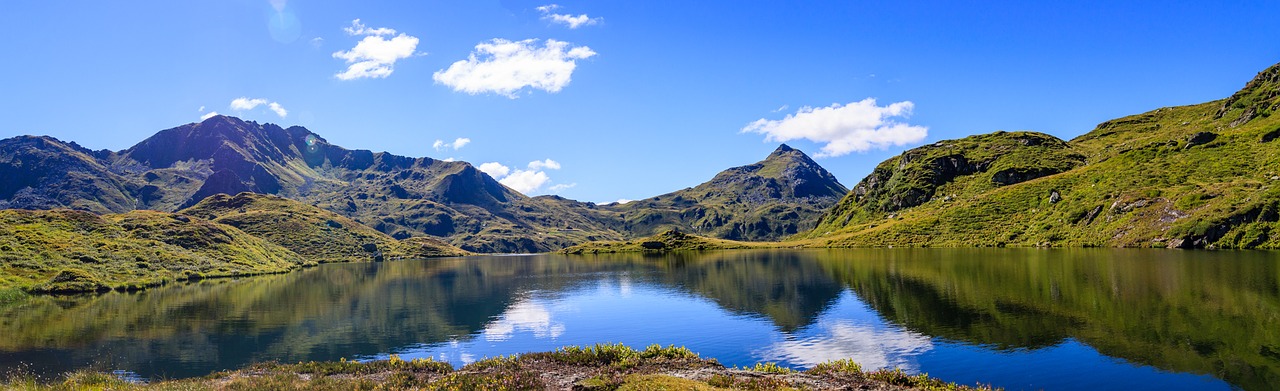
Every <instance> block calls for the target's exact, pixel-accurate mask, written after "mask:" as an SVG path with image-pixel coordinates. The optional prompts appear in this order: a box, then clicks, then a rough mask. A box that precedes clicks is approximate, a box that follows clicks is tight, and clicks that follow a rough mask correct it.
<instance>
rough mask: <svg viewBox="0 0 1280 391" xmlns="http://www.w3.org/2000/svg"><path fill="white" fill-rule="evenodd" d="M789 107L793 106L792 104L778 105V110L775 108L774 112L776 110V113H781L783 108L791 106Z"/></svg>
mask: <svg viewBox="0 0 1280 391" xmlns="http://www.w3.org/2000/svg"><path fill="white" fill-rule="evenodd" d="M789 107H791V106H790V105H782V106H780V107H778V109H777V110H774V111H773V112H774V113H781V112H782V111H783V110H786V109H787V108H789Z"/></svg>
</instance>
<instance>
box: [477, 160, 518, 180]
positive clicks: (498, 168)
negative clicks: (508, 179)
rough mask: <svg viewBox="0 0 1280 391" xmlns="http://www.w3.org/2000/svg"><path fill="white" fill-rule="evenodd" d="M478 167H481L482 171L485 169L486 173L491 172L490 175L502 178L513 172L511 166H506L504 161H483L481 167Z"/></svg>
mask: <svg viewBox="0 0 1280 391" xmlns="http://www.w3.org/2000/svg"><path fill="white" fill-rule="evenodd" d="M476 168H479V169H480V171H483V172H484V173H485V174H489V176H491V177H493V178H494V179H502V178H503V177H505V176H507V174H510V173H511V168H510V167H507V166H504V165H502V163H498V162H488V163H481V164H480V167H476Z"/></svg>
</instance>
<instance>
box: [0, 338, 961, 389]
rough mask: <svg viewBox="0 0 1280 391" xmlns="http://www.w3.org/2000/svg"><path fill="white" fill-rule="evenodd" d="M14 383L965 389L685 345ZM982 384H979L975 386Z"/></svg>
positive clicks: (845, 365)
mask: <svg viewBox="0 0 1280 391" xmlns="http://www.w3.org/2000/svg"><path fill="white" fill-rule="evenodd" d="M0 386H2V387H3V388H4V389H13V390H82V389H110V390H304V389H305V390H411V389H412V390H799V389H814V390H836V389H841V390H843V389H863V390H968V389H977V388H974V387H967V386H961V385H957V384H954V383H946V382H943V381H941V380H937V379H934V378H930V377H929V376H927V375H907V374H905V373H903V372H902V371H899V370H892V371H888V370H879V371H870V372H867V371H863V370H862V368H861V367H859V366H858V364H857V363H854V362H853V361H850V360H839V361H833V362H828V363H823V364H819V365H817V366H815V367H814V368H812V369H809V370H807V371H794V370H790V369H787V368H783V367H780V366H778V365H776V364H773V363H763V364H757V365H755V366H754V367H751V368H727V367H725V366H723V365H720V364H719V363H718V362H716V361H715V360H714V359H704V358H701V357H699V356H698V355H697V354H695V353H693V352H691V351H689V350H688V349H685V348H683V347H674V346H668V347H662V346H658V345H652V346H649V347H648V348H646V349H644V350H635V349H632V348H630V347H627V346H626V345H621V344H618V345H608V344H599V345H595V346H590V347H586V348H582V347H577V346H570V347H566V348H561V349H558V350H556V351H553V352H544V353H527V354H521V355H517V356H510V357H498V358H490V359H485V360H481V361H477V362H475V363H471V364H468V365H466V366H464V367H462V368H458V369H454V368H453V366H452V365H450V364H448V363H444V362H439V361H434V360H431V359H414V360H412V361H405V360H402V359H400V358H399V357H397V356H394V355H393V356H391V359H390V360H383V361H369V362H356V361H346V360H341V361H330V362H305V363H297V364H279V363H263V364H256V365H252V366H249V367H246V368H243V369H239V370H234V371H227V372H218V373H214V374H211V375H209V376H206V377H203V378H195V379H182V380H160V381H154V382H150V383H136V382H130V381H127V380H125V379H122V378H120V377H117V376H114V375H112V374H109V373H104V372H96V371H88V370H86V371H76V372H72V373H69V374H67V375H65V376H64V377H62V378H60V379H56V380H52V381H47V380H44V379H40V378H38V377H36V376H32V375H28V374H23V373H11V374H8V375H7V376H6V378H5V379H4V380H3V382H0ZM981 389H987V388H981Z"/></svg>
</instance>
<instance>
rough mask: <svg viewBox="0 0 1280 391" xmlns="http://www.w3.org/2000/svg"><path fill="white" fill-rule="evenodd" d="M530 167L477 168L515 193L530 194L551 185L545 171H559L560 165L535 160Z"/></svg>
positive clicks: (562, 186) (495, 165) (558, 187)
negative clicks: (525, 168)
mask: <svg viewBox="0 0 1280 391" xmlns="http://www.w3.org/2000/svg"><path fill="white" fill-rule="evenodd" d="M528 167H529V169H527V170H521V169H512V168H511V167H507V166H505V165H503V164H502V163H498V162H488V163H481V164H480V166H478V167H476V168H478V169H480V171H483V172H484V173H486V174H489V176H491V177H493V179H497V180H498V183H501V184H503V185H506V186H507V187H510V188H512V189H515V191H518V192H521V193H524V194H530V193H533V192H535V191H538V190H539V189H542V187H543V186H546V185H547V184H550V183H551V176H549V175H547V172H546V171H543V170H559V169H560V163H559V162H556V161H555V160H551V159H545V160H535V161H532V162H529V165H528ZM577 185H578V184H577V183H570V184H559V185H555V186H551V188H550V190H551V191H552V192H556V191H560V190H564V189H568V188H571V187H574V186H577Z"/></svg>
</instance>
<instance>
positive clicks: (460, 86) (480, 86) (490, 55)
mask: <svg viewBox="0 0 1280 391" xmlns="http://www.w3.org/2000/svg"><path fill="white" fill-rule="evenodd" d="M595 55H596V52H594V51H591V48H588V47H586V46H573V45H571V44H569V43H567V42H562V41H557V40H554V39H548V40H546V42H545V43H542V44H539V40H538V39H526V40H523V41H515V42H512V41H508V40H505V39H493V40H491V41H489V42H484V43H480V44H478V45H476V47H475V50H474V51H472V52H471V55H470V56H469V57H468V58H467V59H466V60H462V61H458V62H454V63H453V64H452V65H450V66H449V68H447V69H442V70H439V71H436V72H435V73H434V74H432V78H433V79H435V81H436V83H440V84H444V85H446V86H449V87H450V88H453V90H454V91H459V92H466V93H468V94H472V95H475V94H481V93H488V92H492V93H495V94H498V95H502V96H506V97H508V98H512V99H515V98H516V92H517V91H520V90H521V89H524V88H525V87H529V88H533V89H540V90H543V91H546V92H551V93H554V92H559V91H560V90H561V89H563V88H564V87H565V86H567V85H569V80H570V77H571V76H572V75H573V71H574V69H576V68H577V66H578V63H577V60H583V59H587V58H590V57H592V56H595Z"/></svg>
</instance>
